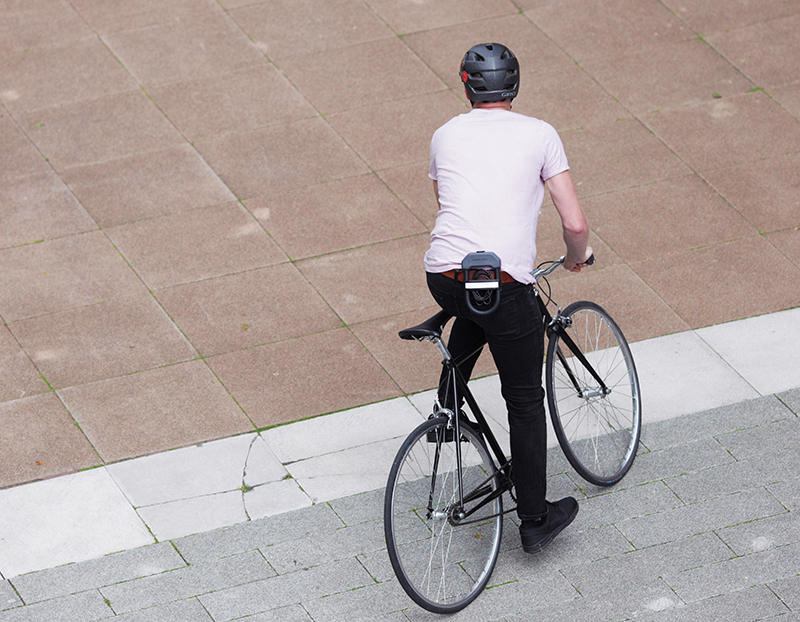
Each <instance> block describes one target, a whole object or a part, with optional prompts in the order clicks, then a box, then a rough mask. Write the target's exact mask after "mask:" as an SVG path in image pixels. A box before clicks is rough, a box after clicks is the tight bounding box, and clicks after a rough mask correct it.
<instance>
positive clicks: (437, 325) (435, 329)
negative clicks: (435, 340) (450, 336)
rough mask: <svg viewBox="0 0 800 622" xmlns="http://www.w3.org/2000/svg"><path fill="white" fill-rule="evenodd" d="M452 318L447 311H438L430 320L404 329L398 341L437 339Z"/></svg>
mask: <svg viewBox="0 0 800 622" xmlns="http://www.w3.org/2000/svg"><path fill="white" fill-rule="evenodd" d="M451 317H453V316H452V315H450V314H449V313H448V312H447V311H439V313H437V314H436V315H434V316H433V317H432V318H428V319H427V320H425V321H424V322H423V323H422V324H419V325H418V326H413V327H412V328H405V329H403V330H401V331H400V332H399V333H398V334H399V335H400V339H424V338H425V337H439V338H441V336H442V331H443V330H444V325H445V324H447V321H448V320H449V319H450V318H451Z"/></svg>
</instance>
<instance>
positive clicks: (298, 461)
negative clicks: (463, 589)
mask: <svg viewBox="0 0 800 622" xmlns="http://www.w3.org/2000/svg"><path fill="white" fill-rule="evenodd" d="M485 41H499V42H502V43H505V44H506V45H508V46H509V47H510V48H511V49H512V50H513V51H514V52H515V53H516V54H517V56H518V57H519V59H520V63H521V67H522V78H521V88H520V96H519V98H518V99H517V100H515V102H514V110H515V111H519V112H522V113H524V114H529V115H533V116H537V117H539V118H542V119H544V120H546V121H549V122H550V123H551V124H553V125H554V126H555V128H556V129H557V130H558V131H559V133H560V135H561V137H562V139H563V141H564V144H565V147H566V150H567V155H568V157H569V160H570V164H571V167H572V174H573V178H574V179H575V181H576V184H577V188H578V193H579V196H580V199H581V203H582V205H583V207H584V209H585V210H586V212H587V216H588V219H589V223H590V225H591V228H592V238H591V244H592V245H593V247H594V249H595V251H596V255H597V257H598V264H597V265H596V266H595V267H593V268H592V269H591V270H587V271H584V272H583V273H581V274H580V275H566V274H562V275H557V278H554V279H553V281H552V287H553V293H554V296H555V298H556V300H557V301H559V302H560V303H562V304H564V305H566V304H567V303H568V302H571V301H572V300H575V299H590V300H595V301H596V302H598V303H599V304H601V305H602V306H604V307H605V308H607V309H608V310H609V311H610V312H611V314H612V316H614V318H615V319H616V320H617V321H618V323H619V324H620V325H621V326H622V328H623V330H624V331H625V333H626V335H627V337H628V339H629V341H631V342H633V345H634V354H635V356H636V360H637V364H638V365H639V369H640V374H641V375H642V383H643V392H644V406H645V413H644V417H645V436H644V439H643V445H642V449H641V455H640V457H639V459H638V460H637V463H636V465H635V467H634V469H633V471H632V472H631V474H630V475H629V477H628V478H627V479H626V480H625V481H624V482H623V483H622V484H621V485H620V486H618V487H616V488H614V489H613V490H612V491H599V490H592V489H590V488H587V487H585V486H583V484H582V483H581V482H580V481H579V479H578V478H577V476H575V475H574V473H572V472H571V471H570V470H569V469H567V468H566V466H564V465H563V464H562V463H561V462H560V461H559V459H558V458H557V457H558V455H559V454H558V452H557V450H554V456H553V461H552V463H553V464H552V467H553V468H552V470H551V475H552V477H551V482H552V486H551V489H552V494H553V496H555V495H556V494H559V493H562V492H563V493H564V494H567V493H569V494H573V493H574V494H577V495H578V496H579V497H580V498H581V499H582V503H581V507H582V509H581V514H580V515H579V518H578V521H577V522H576V526H575V528H574V529H572V530H571V531H570V532H565V534H564V537H563V538H560V539H559V540H558V541H557V544H555V545H554V546H553V547H552V550H548V551H547V552H546V554H544V555H542V556H539V557H530V556H525V555H523V554H522V553H521V552H520V550H519V548H518V545H519V543H518V538H517V536H516V533H515V529H514V525H513V524H512V523H511V522H509V523H507V525H508V530H507V532H506V535H505V539H504V552H503V555H502V556H501V560H500V563H499V564H498V568H497V570H496V574H495V576H494V578H493V581H492V582H493V584H495V585H497V586H498V587H495V588H494V589H491V590H488V591H487V592H486V594H484V595H483V596H482V597H481V598H480V599H479V600H478V601H477V602H476V603H475V604H474V605H473V606H472V607H471V608H470V609H469V610H468V612H467V613H468V614H469V615H466V617H464V616H461V617H463V619H465V620H466V619H468V620H487V621H495V620H497V621H500V620H523V619H531V613H530V612H531V611H533V610H536V611H537V613H536V616H537V617H542V618H543V619H552V620H559V619H570V620H575V619H587V620H588V619H591V620H595V619H597V620H623V619H629V618H634V617H635V618H637V619H642V620H650V619H653V620H690V619H703V620H706V619H732V620H739V619H741V620H757V619H767V618H770V617H775V616H782V617H781V618H778V619H779V620H786V621H787V622H789V620H792V619H796V618H795V617H796V616H798V615H800V614H798V613H797V612H798V611H800V584H798V579H797V576H798V574H800V561H798V560H800V554H798V550H797V546H798V544H797V543H798V542H800V536H799V535H798V532H799V530H800V522H798V521H797V519H796V512H797V510H798V508H799V507H800V503H798V498H799V497H800V492H799V491H800V488H799V486H800V484H799V482H800V480H798V479H797V477H796V475H797V464H798V460H797V458H798V455H797V451H798V449H797V439H798V434H800V427H798V421H797V414H798V411H800V408H798V402H799V401H800V397H798V393H797V390H798V388H800V354H798V351H800V349H799V348H797V346H796V344H798V343H799V342H800V309H798V305H800V293H798V292H800V287H799V286H800V199H799V198H798V197H800V123H799V122H798V117H800V62H798V59H800V4H798V3H797V2H796V0H761V1H759V2H753V1H752V0H691V1H690V0H262V1H259V0H168V1H164V0H160V1H156V0H126V1H124V2H123V1H121V0H116V1H115V0H0V145H1V146H2V149H0V291H2V294H0V319H2V321H3V326H2V327H0V370H2V381H0V422H2V425H0V447H2V452H0V622H3V621H5V620H48V621H51V620H65V621H70V622H72V621H76V622H80V621H83V620H96V619H103V618H107V617H112V616H118V615H124V616H126V617H125V618H124V619H126V620H157V621H159V622H160V621H165V620H172V619H174V620H190V621H191V620H215V621H218V620H231V619H237V618H245V619H248V620H253V621H254V622H255V621H259V620H273V619H274V620H287V621H289V622H292V621H293V620H314V621H315V622H318V621H319V620H340V619H342V620H359V619H365V620H366V619H378V618H380V617H381V616H382V615H383V614H385V615H386V618H387V619H388V620H405V619H412V620H414V619H425V616H424V615H423V614H422V612H421V611H419V610H418V609H416V608H415V607H414V606H413V605H412V604H411V603H410V601H408V599H407V598H406V597H405V595H404V594H403V593H402V591H401V590H399V589H398V587H397V584H396V581H395V580H394V579H393V577H392V575H391V569H390V568H389V566H388V561H387V559H386V555H385V550H382V547H383V542H382V533H381V532H380V529H379V527H380V522H379V519H380V512H381V507H380V506H381V504H380V488H381V486H382V485H383V482H384V481H385V477H386V473H387V471H388V464H389V463H390V462H391V459H392V455H393V453H394V451H395V449H396V447H397V446H398V444H399V442H400V440H401V439H402V437H403V436H404V435H405V434H406V433H407V432H408V431H409V430H410V429H411V428H412V427H413V425H414V424H415V422H417V421H419V420H420V418H421V417H424V416H426V415H427V414H428V413H427V412H426V410H427V409H429V401H430V400H429V393H428V391H429V390H430V388H431V387H432V385H433V383H434V381H435V380H436V378H437V375H438V361H437V359H436V355H435V352H433V351H432V350H430V349H428V348H426V346H425V345H421V344H409V343H405V342H400V341H399V340H398V339H397V331H398V330H400V329H401V328H405V327H407V326H411V325H413V324H416V323H418V322H419V321H421V320H423V319H425V318H426V317H428V316H429V315H432V314H433V312H434V311H435V307H434V303H433V300H432V299H431V297H430V295H429V294H428V292H427V289H426V287H425V282H424V277H423V267H422V254H423V253H424V251H425V249H426V247H427V243H428V236H429V231H430V228H431V226H432V224H433V221H434V218H435V213H436V204H435V201H434V199H433V193H432V188H431V182H430V180H429V179H428V177H427V167H428V144H429V140H430V136H431V134H432V132H433V131H434V130H435V129H436V128H437V127H438V126H439V125H441V124H442V123H444V122H445V121H446V120H448V119H449V118H451V117H452V116H454V115H457V114H460V113H463V112H466V111H467V110H468V107H467V102H466V100H465V98H464V95H463V93H462V92H461V87H460V84H459V80H458V77H457V67H458V62H459V60H460V58H461V55H462V54H463V52H464V51H465V50H466V49H467V48H469V47H470V46H471V45H473V44H475V43H478V42H485ZM537 244H538V248H539V257H540V259H542V260H544V259H551V258H555V257H557V256H558V255H560V254H562V252H563V249H562V247H563V242H561V240H560V231H559V227H558V220H557V216H556V215H555V210H554V209H553V208H552V204H551V203H549V202H547V201H546V204H545V207H544V208H543V214H542V217H541V221H540V231H539V236H538V240H537ZM478 375H479V376H481V378H480V380H478V381H477V382H476V383H475V384H476V388H477V389H478V390H479V392H480V393H481V396H482V398H483V399H485V400H486V402H487V403H488V404H490V407H489V410H490V414H491V415H492V417H493V418H494V419H495V421H496V422H497V424H498V426H499V427H500V428H501V429H502V427H503V425H504V412H503V406H502V403H501V402H500V400H499V398H498V395H497V379H496V376H495V375H494V368H493V366H492V363H491V361H490V360H488V357H483V359H482V360H481V362H479V369H478ZM246 616H251V617H246ZM546 616H550V617H549V618H548V617H546ZM792 616H795V617H792ZM461 617H460V618H459V619H461Z"/></svg>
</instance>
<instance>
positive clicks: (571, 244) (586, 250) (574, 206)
mask: <svg viewBox="0 0 800 622" xmlns="http://www.w3.org/2000/svg"><path fill="white" fill-rule="evenodd" d="M545 185H546V186H547V190H548V191H549V192H550V196H551V197H552V199H553V204H554V205H555V206H556V211H557V212H558V215H559V216H560V217H561V229H562V231H563V234H564V242H565V243H566V245H567V256H566V259H565V260H564V268H566V269H567V270H570V271H571V272H580V271H581V268H582V267H583V266H584V265H586V263H585V262H586V260H588V259H589V257H591V255H592V249H591V248H590V247H589V246H587V242H588V241H589V223H588V222H586V215H585V214H584V213H583V209H581V206H580V203H579V202H578V193H577V192H576V190H575V184H574V183H573V181H572V175H570V174H569V171H564V172H563V173H559V174H558V175H554V176H553V177H551V178H550V179H548V180H546V181H545Z"/></svg>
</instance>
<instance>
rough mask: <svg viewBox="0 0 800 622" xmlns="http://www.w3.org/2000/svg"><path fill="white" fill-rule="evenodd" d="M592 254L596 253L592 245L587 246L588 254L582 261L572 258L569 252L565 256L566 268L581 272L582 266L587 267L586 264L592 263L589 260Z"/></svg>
mask: <svg viewBox="0 0 800 622" xmlns="http://www.w3.org/2000/svg"><path fill="white" fill-rule="evenodd" d="M592 255H594V251H593V250H592V247H591V246H587V247H586V254H585V255H584V256H583V259H582V260H581V261H578V262H576V261H575V260H574V259H572V258H570V256H569V254H568V255H567V256H566V257H565V258H564V269H565V270H569V271H570V272H580V271H581V268H585V267H586V266H589V265H591V264H589V263H587V262H588V261H589V259H590V258H591V257H592ZM592 263H594V262H592Z"/></svg>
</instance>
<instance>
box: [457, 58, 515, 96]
mask: <svg viewBox="0 0 800 622" xmlns="http://www.w3.org/2000/svg"><path fill="white" fill-rule="evenodd" d="M461 81H462V82H463V83H464V87H465V88H466V89H467V97H468V98H469V100H470V101H471V102H473V103H475V102H499V101H502V100H504V99H514V98H515V97H516V96H517V93H518V92H519V62H518V61H517V57H516V56H514V53H513V52H512V51H511V50H509V49H508V48H507V47H506V46H504V45H501V44H499V43H481V44H480V45H476V46H473V47H471V48H470V49H469V50H468V51H467V53H466V54H464V58H463V59H462V60H461Z"/></svg>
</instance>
